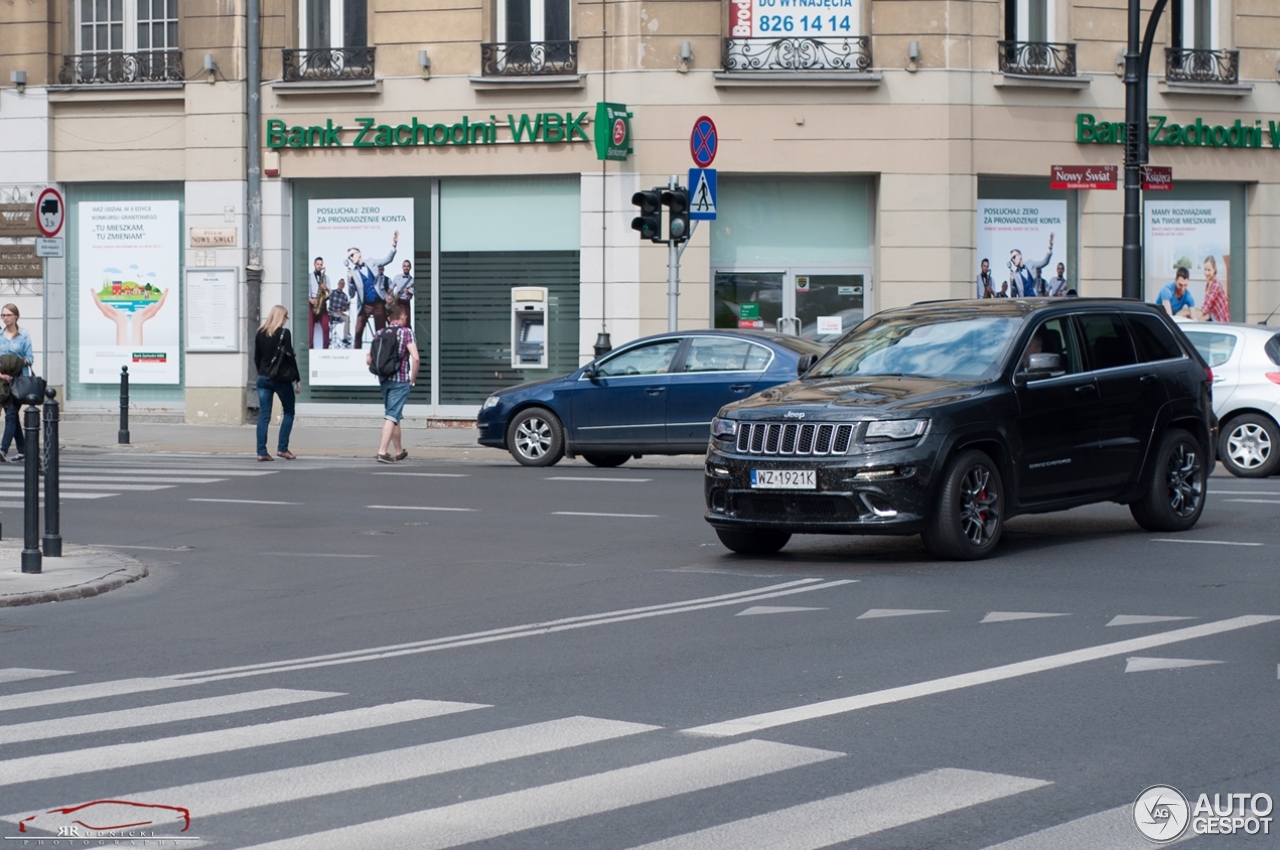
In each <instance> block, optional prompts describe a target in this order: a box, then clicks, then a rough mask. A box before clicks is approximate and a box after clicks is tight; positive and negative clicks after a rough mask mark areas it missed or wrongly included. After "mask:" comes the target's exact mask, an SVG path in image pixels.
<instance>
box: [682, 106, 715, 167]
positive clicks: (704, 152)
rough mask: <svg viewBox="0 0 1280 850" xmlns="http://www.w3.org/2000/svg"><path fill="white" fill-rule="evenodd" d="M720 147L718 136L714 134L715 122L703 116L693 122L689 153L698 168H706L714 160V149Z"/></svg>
mask: <svg viewBox="0 0 1280 850" xmlns="http://www.w3.org/2000/svg"><path fill="white" fill-rule="evenodd" d="M719 147H720V136H719V134H718V133H716V125H715V122H714V121H712V120H711V119H710V118H708V117H707V116H705V115H703V116H702V117H701V118H699V119H698V120H697V121H694V122H693V133H692V134H690V136H689V152H690V153H692V154H693V161H694V163H695V164H697V166H698V167H699V168H708V167H710V165H711V163H712V162H713V161H714V160H715V158H716V149H717V148H719Z"/></svg>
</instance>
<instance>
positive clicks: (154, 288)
mask: <svg viewBox="0 0 1280 850" xmlns="http://www.w3.org/2000/svg"><path fill="white" fill-rule="evenodd" d="M78 211H79V217H80V228H79V229H80V232H79V234H78V238H79V250H80V293H79V298H80V339H79V346H80V381H81V383H85V384H118V383H119V382H120V367H121V366H128V367H129V382H130V383H132V384H176V383H178V382H179V379H180V368H179V360H178V358H179V350H180V349H179V346H180V343H181V339H180V336H179V327H180V321H179V319H180V317H179V313H180V312H181V309H180V307H181V304H182V291H181V290H182V287H181V279H180V277H179V253H178V252H179V250H180V248H181V234H180V232H179V229H178V202H177V201H112V202H92V203H91V202H87V201H86V202H81V203H80V205H79V207H78Z"/></svg>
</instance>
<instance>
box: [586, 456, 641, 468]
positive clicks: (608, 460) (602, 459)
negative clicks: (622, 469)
mask: <svg viewBox="0 0 1280 850" xmlns="http://www.w3.org/2000/svg"><path fill="white" fill-rule="evenodd" d="M582 459H583V460H585V461H586V462H587V463H589V464H591V465H592V466H598V467H601V468H602V469H612V468H613V467H615V466H622V465H623V464H624V463H626V462H627V461H629V460H631V455H596V454H591V455H586V454H584V455H583V456H582Z"/></svg>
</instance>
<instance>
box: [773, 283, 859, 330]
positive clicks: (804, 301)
mask: <svg viewBox="0 0 1280 850" xmlns="http://www.w3.org/2000/svg"><path fill="white" fill-rule="evenodd" d="M793 292H794V300H795V309H794V312H792V313H791V315H793V316H795V317H796V318H797V319H799V320H800V336H801V337H803V338H804V339H811V340H814V341H815V342H821V343H826V344H828V345H830V344H832V343H834V342H835V341H836V340H838V339H839V338H840V337H842V336H844V334H846V333H848V331H849V329H850V328H852V327H853V326H854V325H856V324H858V323H859V322H861V321H862V320H863V318H864V317H865V315H866V314H865V312H864V310H863V304H864V302H863V298H864V296H865V292H866V276H865V275H862V274H852V273H849V274H832V273H828V272H819V273H814V274H810V273H808V272H797V273H796V274H795V286H794V287H793Z"/></svg>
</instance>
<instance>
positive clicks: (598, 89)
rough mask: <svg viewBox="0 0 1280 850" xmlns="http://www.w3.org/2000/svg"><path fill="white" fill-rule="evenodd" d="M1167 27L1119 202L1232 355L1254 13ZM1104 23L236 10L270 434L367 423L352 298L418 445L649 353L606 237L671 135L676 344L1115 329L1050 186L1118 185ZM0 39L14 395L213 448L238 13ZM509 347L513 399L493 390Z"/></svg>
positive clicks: (1090, 218)
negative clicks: (257, 161) (696, 337)
mask: <svg viewBox="0 0 1280 850" xmlns="http://www.w3.org/2000/svg"><path fill="white" fill-rule="evenodd" d="M1146 5H1147V6H1149V5H1150V4H1149V3H1148V4H1146ZM1170 5H1171V8H1170V10H1169V11H1167V12H1166V14H1165V20H1164V22H1162V24H1161V26H1160V28H1159V30H1158V34H1157V38H1156V49H1155V51H1154V52H1153V56H1152V60H1151V65H1150V68H1151V86H1150V97H1149V100H1150V114H1151V119H1152V120H1151V125H1150V131H1151V139H1152V147H1151V161H1152V164H1153V165H1157V166H1167V167H1170V168H1171V169H1172V172H1171V173H1172V188H1171V189H1167V188H1163V187H1161V186H1155V187H1153V188H1152V190H1151V191H1148V192H1146V193H1145V195H1144V220H1145V242H1146V266H1145V270H1144V271H1145V274H1146V281H1145V287H1146V292H1147V297H1148V298H1151V299H1154V298H1155V297H1156V296H1157V295H1158V293H1159V291H1160V289H1161V288H1162V287H1163V285H1164V284H1166V283H1168V282H1171V281H1173V279H1174V277H1175V275H1176V274H1177V271H1176V270H1177V268H1178V267H1186V268H1188V270H1189V272H1190V277H1191V281H1192V291H1193V292H1198V293H1200V297H1201V299H1202V300H1203V297H1204V294H1205V293H1206V291H1208V290H1209V289H1210V288H1211V286H1212V285H1211V279H1214V278H1216V280H1217V281H1218V283H1220V284H1221V287H1222V291H1223V292H1225V293H1226V295H1227V296H1228V301H1229V304H1228V306H1227V307H1226V311H1227V314H1228V315H1229V316H1230V318H1232V319H1234V320H1237V321H1246V320H1247V321H1255V322H1256V321H1259V320H1261V319H1263V318H1265V317H1266V316H1267V315H1268V314H1269V313H1270V312H1271V311H1272V310H1273V309H1274V308H1276V307H1277V306H1278V305H1280V272H1278V271H1276V269H1277V262H1278V261H1280V84H1278V77H1277V75H1278V73H1280V72H1278V70H1277V68H1278V62H1280V6H1276V4H1274V3H1272V2H1269V0H1181V2H1175V3H1171V4H1170ZM1126 8H1127V3H1126V2H1125V0H626V1H625V2H624V0H455V2H450V3H434V2H431V3H424V4H415V3H405V2H403V0H262V53H261V56H262V66H263V79H262V81H261V84H260V85H259V86H258V89H257V92H256V95H257V96H258V97H259V98H260V103H261V112H262V125H261V141H262V165H263V179H262V245H261V247H262V266H263V271H262V280H263V283H262V288H261V296H260V297H261V305H262V309H263V312H264V313H265V310H266V308H268V307H270V306H271V305H273V304H284V305H286V306H287V307H288V308H289V310H290V313H291V321H292V325H291V326H292V328H293V333H294V337H295V341H296V343H297V347H298V348H299V354H300V365H302V366H303V371H304V375H305V376H306V377H305V378H304V390H303V395H302V397H301V404H302V407H301V408H300V411H301V412H302V413H304V414H308V413H310V414H316V415H351V414H361V413H366V412H373V411H375V410H377V409H378V408H377V393H376V387H375V386H374V385H373V383H372V379H371V377H370V376H368V375H367V374H364V373H362V369H363V366H362V363H363V361H362V359H361V352H358V351H357V348H356V347H357V346H358V345H359V344H360V342H361V340H360V336H361V334H358V333H357V330H359V331H362V332H363V334H364V335H365V336H367V335H368V334H369V333H370V332H371V329H372V328H374V327H376V326H378V325H379V324H380V323H381V321H382V318H381V310H382V308H381V307H380V306H379V305H378V303H377V300H378V299H375V298H373V297H371V295H373V294H380V293H385V291H386V290H387V289H388V288H398V289H401V290H403V289H404V284H405V283H406V282H407V281H406V280H404V279H403V278H402V279H401V280H400V281H399V283H397V282H396V278H397V277H402V276H403V277H411V278H412V297H411V298H407V299H403V300H404V302H405V303H406V304H407V305H408V306H409V308H410V312H411V314H412V320H413V324H414V327H415V332H416V334H417V336H418V340H419V347H420V350H422V351H423V352H424V353H425V354H426V355H427V356H428V357H429V361H430V362H429V363H424V368H423V371H422V380H421V381H420V383H419V386H418V388H417V390H415V395H414V397H413V398H412V399H411V401H410V405H409V407H408V412H409V414H410V416H412V417H418V418H431V417H439V418H466V417H468V416H472V415H474V412H475V410H476V408H477V406H478V405H479V404H480V403H481V402H482V401H483V399H484V398H485V396H486V395H487V394H488V393H489V392H491V391H492V390H494V389H496V388H499V387H501V386H506V385H510V384H513V383H519V382H521V381H526V380H536V379H538V378H541V377H548V376H551V375H554V374H557V373H558V372H562V371H567V370H569V369H571V368H573V367H574V366H576V365H578V364H579V363H581V362H584V361H585V360H587V359H590V357H591V356H592V354H593V344H594V343H595V342H596V341H597V336H598V334H600V333H601V332H602V331H604V332H608V333H609V334H610V336H611V339H612V342H613V343H614V344H615V345H616V344H618V343H620V342H624V341H626V340H628V339H632V338H635V337H637V336H641V335H644V334H647V333H652V332H657V331H661V330H664V329H665V328H666V327H667V321H668V308H667V305H668V284H667V259H668V257H667V250H666V248H665V246H663V245H655V244H652V243H650V242H647V241H642V240H641V239H640V237H639V234H637V233H636V232H635V231H634V230H632V229H631V227H630V221H631V218H632V217H633V215H634V214H635V212H636V209H635V207H633V206H632V205H631V203H630V201H631V196H632V194H633V193H634V192H636V191H637V190H640V189H648V188H650V187H654V186H665V185H666V184H667V182H668V178H669V176H670V175H679V177H680V182H681V183H684V182H686V181H687V169H689V168H690V166H692V165H693V163H692V161H691V150H690V133H691V130H692V128H693V126H694V123H695V121H696V120H697V119H698V118H700V117H701V116H707V117H709V118H710V119H711V120H712V121H713V122H714V124H715V125H716V128H717V130H718V137H719V142H718V147H717V149H716V153H715V160H714V164H713V166H714V167H715V168H716V169H717V170H718V192H717V197H716V212H717V217H716V219H715V220H714V221H703V222H701V223H700V224H699V226H698V228H697V230H696V231H695V232H694V235H693V237H692V238H691V240H690V242H689V245H688V248H687V250H686V252H685V253H684V255H683V259H682V264H681V282H680V297H679V325H680V327H706V326H733V327H736V326H738V325H739V324H740V323H741V324H748V325H763V326H765V327H774V326H776V325H777V324H778V323H779V322H781V326H782V327H783V328H785V329H788V330H791V331H798V332H800V333H802V334H804V335H807V336H813V335H820V334H821V335H825V336H828V337H834V334H835V333H837V332H838V331H839V330H847V329H848V328H849V327H851V326H852V324H853V323H855V322H856V321H857V320H858V319H859V318H861V317H862V316H865V315H867V314H869V313H871V312H874V311H877V310H882V309H885V308H889V307H894V306H899V305H903V304H909V303H912V302H915V301H920V300H927V299H947V298H962V297H973V296H975V295H981V294H983V292H984V289H985V285H984V284H985V280H984V278H982V277H981V269H982V261H983V260H986V261H987V263H986V266H987V269H988V271H989V273H990V275H991V278H990V281H991V292H990V294H991V295H993V296H997V297H998V296H999V295H1000V294H1002V293H1001V290H1002V289H1004V294H1017V293H1018V292H1019V291H1020V290H1027V291H1028V292H1030V293H1032V294H1039V293H1046V294H1051V293H1052V292H1054V291H1055V290H1056V291H1059V292H1061V291H1065V290H1067V289H1074V290H1077V291H1078V292H1079V293H1080V294H1082V295H1119V294H1120V259H1121V256H1120V255H1121V251H1120V248H1121V242H1122V232H1121V219H1122V212H1123V192H1122V191H1121V190H1122V188H1123V187H1122V186H1121V187H1120V189H1109V188H1106V185H1107V180H1106V178H1107V174H1106V173H1105V169H1084V168H1076V169H1069V171H1072V172H1073V173H1072V174H1068V175H1065V176H1064V175H1063V174H1059V175H1058V176H1059V177H1060V178H1063V179H1061V180H1059V181H1057V182H1056V183H1055V182H1054V181H1053V180H1052V179H1051V171H1052V169H1053V167H1054V166H1118V165H1120V164H1121V162H1122V159H1123V146H1122V142H1123V117H1124V98H1125V92H1124V85H1123V80H1122V73H1123V64H1122V62H1123V52H1124V43H1125V36H1126ZM0 14H3V15H4V16H6V18H5V21H4V26H3V27H0V193H3V194H4V197H0V203H4V204H7V206H5V207H4V210H6V212H5V213H4V214H5V216H6V217H7V220H8V221H9V222H11V223H10V224H8V225H6V227H7V228H8V229H7V230H5V231H4V232H3V233H0V251H4V257H5V259H6V260H7V261H8V264H7V265H4V266H0V284H3V285H4V286H7V287H8V288H9V289H10V291H11V292H13V293H14V295H13V298H12V300H14V301H15V303H18V304H19V306H20V307H21V309H22V314H23V318H24V320H27V319H28V317H31V322H30V324H31V327H32V329H33V331H34V332H35V335H36V338H37V339H36V350H37V352H41V351H42V350H43V346H44V345H46V344H47V346H48V350H49V355H48V361H47V365H46V366H45V367H44V368H43V369H42V370H41V371H44V372H46V373H47V374H48V375H49V377H50V379H51V382H52V383H55V384H57V385H59V386H62V387H64V388H65V398H66V399H67V402H68V405H69V409H71V410H92V409H94V408H95V407H99V408H100V407H106V406H111V405H114V403H115V399H116V398H117V394H118V379H119V367H120V366H121V365H130V367H131V368H130V372H131V374H132V375H133V382H132V393H133V397H134V399H135V400H137V401H138V403H139V405H140V406H142V407H145V408H148V409H154V410H162V411H170V412H173V413H177V412H182V413H183V414H184V415H185V418H186V419H187V420H188V421H193V422H238V421H242V420H243V417H244V415H245V408H246V403H247V395H246V392H245V387H246V381H247V377H248V375H249V369H250V363H249V360H250V353H249V352H250V348H251V342H252V338H251V332H250V329H249V328H247V327H246V326H245V325H246V321H245V320H246V316H247V315H248V314H249V312H250V311H249V309H248V306H249V305H248V299H249V298H250V297H251V293H250V290H248V289H247V288H246V274H245V267H246V263H247V262H248V260H249V256H248V247H249V246H248V232H247V230H248V201H249V199H248V196H247V185H248V184H247V181H246V169H247V166H248V156H247V149H246V138H247V132H246V131H247V121H246V116H247V102H248V97H249V94H250V92H249V90H248V83H247V80H246V50H245V38H246V14H247V9H246V5H245V0H227V1H226V2H217V3H215V2H212V0H132V2H121V0H93V2H89V0H16V2H14V3H12V4H10V5H8V6H7V7H5V8H3V10H0ZM19 80H21V82H19ZM601 103H610V104H618V105H625V107H623V108H624V109H625V111H626V113H629V115H630V118H629V124H630V138H629V142H627V144H628V145H629V147H630V149H631V153H630V154H629V155H628V156H627V157H626V158H625V160H623V161H617V160H601V159H598V158H597V141H598V140H597V136H598V135H599V134H601V133H605V134H609V133H610V132H611V130H612V127H611V125H610V123H609V121H608V120H604V121H602V120H600V115H599V112H598V104H601ZM1166 176H1167V175H1166ZM1152 179H1153V180H1160V179H1162V178H1160V177H1159V176H1158V175H1156V176H1153V177H1152ZM45 185H56V186H57V187H59V188H60V189H61V190H62V191H63V193H64V194H65V196H66V200H67V205H68V206H67V212H68V215H67V225H66V230H65V235H66V237H67V251H66V257H65V259H64V260H50V261H49V284H48V305H49V308H48V309H49V312H48V327H49V331H48V338H47V343H46V341H45V340H44V339H43V325H44V322H43V318H44V317H42V315H41V311H42V309H43V303H44V299H43V298H42V297H41V294H40V292H39V290H40V281H39V280H37V279H33V276H32V273H31V272H30V269H31V268H32V266H31V265H30V263H29V262H28V263H27V264H26V265H23V262H22V261H23V260H24V258H25V257H26V254H25V253H24V252H26V251H28V249H27V248H26V247H25V246H27V245H28V244H29V243H30V241H31V240H30V238H29V236H30V234H29V232H28V231H25V230H23V228H22V225H21V224H20V223H19V224H14V223H12V222H16V221H17V220H18V219H21V218H22V217H23V215H24V213H23V212H22V210H24V209H27V208H28V207H29V204H30V203H31V201H32V200H33V198H34V195H35V193H37V192H38V191H39V189H40V188H41V187H43V186H45ZM1080 186H1092V187H1095V188H1078V187H1080ZM1055 187H1056V188H1055ZM5 233H7V234H10V235H4V234H5ZM353 249H355V250H354V251H353ZM317 260H319V261H320V266H321V269H322V271H323V274H322V275H320V276H317V274H316V269H317ZM379 261H384V265H385V266H386V268H384V269H383V270H382V271H381V272H379V270H378V269H377V268H376V267H375V265H376V263H378V262H379ZM405 261H408V262H409V266H408V269H407V270H406V268H405V267H404V262H405ZM1059 264H1061V267H1059ZM23 269H27V271H26V272H23V271H22V270H23ZM24 275H25V276H24ZM320 283H323V284H324V287H323V290H321V288H320V286H319V284H320ZM1011 289H1012V291H1011ZM515 290H532V291H533V292H534V293H536V294H537V295H538V296H540V297H542V298H543V299H544V300H542V301H541V302H540V303H541V304H542V305H543V307H542V309H543V311H544V313H545V323H544V324H543V325H542V326H541V329H540V330H539V329H535V330H534V331H533V332H532V333H533V334H534V336H533V338H529V339H526V338H525V337H523V336H519V338H517V337H518V335H519V334H520V333H523V331H517V332H513V325H514V324H515V321H516V320H515V319H514V318H513V316H514V313H513V309H514V304H515V297H516V296H515V295H514V294H513V292H514V291H515ZM543 290H545V292H544V291H543ZM524 294H525V295H528V292H526V293H524ZM318 302H319V303H318ZM1201 306H1203V304H1201ZM820 320H821V321H820ZM348 339H350V342H349V343H348ZM522 342H525V343H529V342H538V343H541V344H542V346H543V347H544V349H545V354H546V356H545V358H543V360H545V365H543V363H542V362H538V363H537V364H536V366H531V365H530V363H532V361H529V362H526V363H520V362H518V361H519V358H518V357H515V355H516V353H517V351H518V350H519V349H520V347H521V346H520V343H522ZM348 344H349V345H350V346H351V347H349V348H348V347H346V346H347V345H348ZM428 367H429V368H428Z"/></svg>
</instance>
